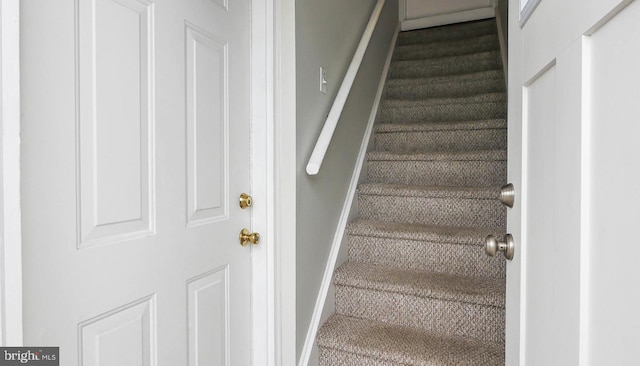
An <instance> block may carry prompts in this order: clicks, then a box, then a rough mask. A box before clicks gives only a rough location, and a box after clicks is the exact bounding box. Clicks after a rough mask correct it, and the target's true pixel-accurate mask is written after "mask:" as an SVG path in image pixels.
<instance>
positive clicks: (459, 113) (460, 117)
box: [379, 102, 507, 123]
mask: <svg viewBox="0 0 640 366" xmlns="http://www.w3.org/2000/svg"><path fill="white" fill-rule="evenodd" d="M506 117H507V106H506V105H505V103H504V102H485V103H467V104H443V105H431V106H416V107H403V108H388V107H385V108H382V110H381V111H380V118H379V121H380V122H382V123H392V122H401V123H411V122H428V121H433V122H441V121H471V120H481V119H500V118H506Z"/></svg>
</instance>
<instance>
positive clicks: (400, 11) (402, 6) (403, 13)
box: [398, 0, 407, 23]
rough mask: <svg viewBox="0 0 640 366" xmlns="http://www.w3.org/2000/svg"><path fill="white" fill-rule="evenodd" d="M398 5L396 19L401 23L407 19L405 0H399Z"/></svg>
mask: <svg viewBox="0 0 640 366" xmlns="http://www.w3.org/2000/svg"><path fill="white" fill-rule="evenodd" d="M398 6H399V8H398V19H399V20H400V22H401V23H402V22H404V21H405V20H407V0H399V1H398Z"/></svg>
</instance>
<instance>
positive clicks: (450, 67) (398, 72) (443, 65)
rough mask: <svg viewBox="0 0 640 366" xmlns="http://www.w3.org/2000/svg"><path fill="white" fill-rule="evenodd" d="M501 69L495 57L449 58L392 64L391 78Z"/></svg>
mask: <svg viewBox="0 0 640 366" xmlns="http://www.w3.org/2000/svg"><path fill="white" fill-rule="evenodd" d="M460 57H461V58H462V57H465V56H460ZM501 67H502V66H501V61H500V60H499V59H497V58H494V57H493V56H492V57H491V58H486V57H485V58H478V59H477V60H469V61H466V60H464V59H461V60H456V61H452V60H451V59H449V58H445V59H442V60H433V61H432V62H429V63H418V62H416V61H398V62H393V63H392V64H391V67H390V68H389V78H390V79H406V78H426V77H435V76H447V75H457V74H469V73H473V72H481V71H488V70H498V69H500V68H501Z"/></svg>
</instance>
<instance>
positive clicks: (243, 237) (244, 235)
mask: <svg viewBox="0 0 640 366" xmlns="http://www.w3.org/2000/svg"><path fill="white" fill-rule="evenodd" d="M249 243H251V244H253V245H258V244H260V234H258V233H252V232H249V230H247V229H242V231H240V245H242V246H243V247H244V246H247V244H249Z"/></svg>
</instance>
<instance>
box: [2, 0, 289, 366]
mask: <svg viewBox="0 0 640 366" xmlns="http://www.w3.org/2000/svg"><path fill="white" fill-rule="evenodd" d="M294 4H295V1H294V0H252V14H251V17H252V20H251V27H252V29H251V34H252V39H251V54H252V61H251V69H252V75H251V82H252V83H251V85H252V86H251V106H250V107H251V117H252V122H251V130H252V136H253V138H252V141H253V142H254V143H253V146H251V159H252V166H251V169H253V171H254V174H252V188H253V192H252V193H253V196H254V197H255V198H256V200H255V201H256V203H255V207H254V210H253V214H252V226H253V227H254V228H255V229H256V230H258V231H260V232H261V233H262V234H263V241H262V245H261V246H259V247H257V248H254V249H253V251H252V257H253V258H252V262H253V263H252V314H247V316H251V317H252V327H253V330H252V334H253V340H252V343H253V348H252V358H253V361H252V364H253V365H269V366H275V365H295V361H296V360H295V359H296V348H295V304H296V302H295V273H296V272H295V258H296V255H295V215H296V212H295V207H296V204H295V202H296V201H295V192H296V189H295V184H296V183H295V161H296V159H295V152H296V147H295V138H296V132H295V131H296V130H295V122H296V120H295V7H294ZM0 18H1V23H0V24H1V26H0V103H1V104H0V131H1V132H2V145H1V147H0V266H1V268H0V345H3V346H20V345H22V342H23V337H22V257H21V252H22V241H21V225H20V223H21V221H20V79H19V76H20V62H19V61H20V49H19V43H20V27H19V20H20V5H19V0H0ZM258 137H264V138H258ZM283 142H284V143H283ZM261 200H262V202H260V201H261Z"/></svg>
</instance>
